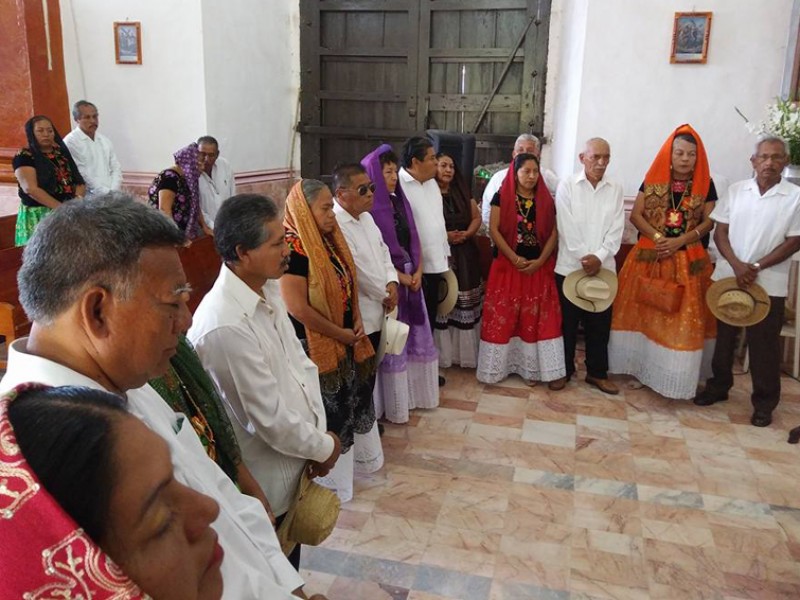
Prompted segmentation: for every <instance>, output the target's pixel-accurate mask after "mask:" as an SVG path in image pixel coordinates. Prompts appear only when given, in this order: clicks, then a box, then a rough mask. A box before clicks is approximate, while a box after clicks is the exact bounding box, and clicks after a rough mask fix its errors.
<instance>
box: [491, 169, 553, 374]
mask: <svg viewBox="0 0 800 600" xmlns="http://www.w3.org/2000/svg"><path fill="white" fill-rule="evenodd" d="M489 233H490V235H491V236H492V241H493V242H494V244H495V247H496V248H497V256H496V257H495V259H494V260H493V261H492V267H491V270H490V271H489V280H488V282H487V284H486V298H485V301H484V305H483V309H484V310H483V323H482V326H481V344H480V350H479V353H478V371H477V377H478V381H482V382H484V383H497V382H498V381H502V380H503V379H505V378H506V377H508V375H510V374H511V373H516V374H517V375H519V376H520V377H522V378H523V379H525V380H526V381H528V383H529V384H534V383H535V382H536V381H547V382H548V387H549V388H550V389H551V390H561V389H563V388H564V386H565V385H566V364H565V362H564V342H563V338H562V335H561V306H560V304H559V299H558V290H557V288H556V279H555V264H556V257H555V250H556V243H557V241H558V232H557V231H556V210H555V203H554V202H553V198H552V196H551V195H550V192H549V191H548V190H547V186H546V185H545V184H544V180H543V179H542V178H541V177H539V159H538V158H536V156H535V155H533V154H518V155H517V156H516V157H515V158H514V162H513V163H512V165H511V168H509V169H508V174H507V175H506V178H505V179H504V180H503V184H502V185H501V187H500V191H499V192H498V193H497V194H495V196H494V198H493V199H492V205H491V213H490V216H489Z"/></svg>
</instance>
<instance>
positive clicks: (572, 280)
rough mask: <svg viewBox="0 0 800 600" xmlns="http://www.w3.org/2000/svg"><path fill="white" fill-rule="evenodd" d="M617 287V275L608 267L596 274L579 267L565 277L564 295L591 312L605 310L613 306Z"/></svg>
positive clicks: (579, 306)
mask: <svg viewBox="0 0 800 600" xmlns="http://www.w3.org/2000/svg"><path fill="white" fill-rule="evenodd" d="M617 288H618V280H617V275H616V274H615V273H614V272H613V271H609V270H608V269H600V270H599V271H598V272H597V274H596V275H588V274H587V273H586V271H584V270H583V269H578V270H577V271H573V272H572V273H570V274H569V275H567V276H566V277H565V278H564V296H566V298H567V300H569V301H570V302H572V303H573V304H574V305H575V306H577V307H578V308H582V309H583V310H586V311H589V312H595V313H596V312H603V311H604V310H606V309H607V308H608V307H609V306H611V303H612V302H614V298H616V297H617Z"/></svg>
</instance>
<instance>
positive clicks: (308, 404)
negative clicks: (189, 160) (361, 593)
mask: <svg viewBox="0 0 800 600" xmlns="http://www.w3.org/2000/svg"><path fill="white" fill-rule="evenodd" d="M214 244H215V245H216V247H217V251H218V252H219V254H220V256H222V260H223V261H224V264H223V265H222V268H221V269H220V273H219V277H218V278H217V281H216V282H215V283H214V287H213V288H212V289H211V291H210V292H209V293H208V294H206V296H205V298H203V300H202V302H200V306H198V307H197V311H196V312H195V316H194V323H193V325H192V327H191V329H189V334H188V335H189V339H190V340H191V341H192V343H193V344H194V346H195V349H196V350H197V354H198V355H199V356H200V360H201V361H202V362H203V366H204V367H205V368H206V370H207V371H208V372H209V373H210V374H211V377H212V378H213V379H214V382H215V383H216V384H217V388H218V389H219V390H220V393H221V395H222V398H223V400H224V402H225V404H226V408H227V410H228V412H229V413H230V415H231V421H232V423H233V426H234V431H235V434H236V437H237V439H238V440H239V445H240V446H241V449H242V456H243V458H244V460H245V462H246V463H247V464H248V465H249V467H250V470H251V471H252V473H253V476H254V477H255V478H256V481H258V483H259V484H261V487H262V488H263V489H264V491H265V492H266V494H267V498H268V499H269V502H270V505H271V506H272V510H273V511H274V512H275V515H276V521H277V523H278V525H280V523H281V521H283V519H284V518H285V516H286V513H287V511H288V510H289V508H290V505H291V503H292V500H293V498H294V495H295V492H296V490H297V486H298V484H299V482H300V476H301V475H302V472H303V469H304V468H305V466H306V463H307V462H308V461H312V471H313V473H315V474H320V475H325V474H327V472H328V471H329V470H330V469H331V468H332V467H333V465H334V464H335V463H336V460H337V459H338V458H339V454H340V452H341V444H340V443H339V438H338V437H337V436H336V434H334V433H331V432H327V433H326V419H325V408H324V406H323V404H322V395H321V393H320V387H319V375H318V373H317V367H316V365H314V363H313V362H311V359H310V358H308V356H307V355H306V353H305V352H304V351H303V347H302V345H301V344H300V340H298V339H297V336H296V335H295V333H294V327H293V325H292V323H291V321H290V320H289V315H288V313H287V312H286V306H285V305H284V303H283V300H282V299H281V294H280V291H279V289H278V283H277V280H278V279H279V278H280V277H281V276H282V275H283V274H284V273H285V272H286V269H287V267H288V265H289V247H288V246H287V244H286V241H285V240H284V231H283V222H282V218H281V215H280V213H279V212H278V208H277V207H276V206H275V203H274V202H273V201H272V200H270V199H269V198H267V197H266V196H259V195H257V194H240V195H238V196H233V197H232V198H229V199H228V200H226V201H225V202H224V203H223V204H222V208H220V211H219V213H218V215H217V222H216V224H215V225H214ZM289 560H290V561H291V562H292V564H293V566H294V567H295V568H299V567H300V546H299V545H297V546H295V549H294V551H293V553H292V555H291V556H290V557H289Z"/></svg>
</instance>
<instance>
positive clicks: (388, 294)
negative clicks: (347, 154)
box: [333, 163, 398, 350]
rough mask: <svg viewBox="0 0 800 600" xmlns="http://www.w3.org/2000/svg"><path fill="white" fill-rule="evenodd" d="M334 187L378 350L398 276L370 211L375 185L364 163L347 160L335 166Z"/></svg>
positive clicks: (366, 327)
mask: <svg viewBox="0 0 800 600" xmlns="http://www.w3.org/2000/svg"><path fill="white" fill-rule="evenodd" d="M333 189H334V200H335V201H336V203H335V204H334V205H333V212H334V213H335V214H336V221H337V222H338V223H339V227H340V228H341V230H342V233H343V234H344V237H345V239H346V240H347V245H348V246H350V253H351V254H352V255H353V261H354V262H355V265H356V272H357V275H358V277H357V279H358V306H359V308H360V309H361V322H362V323H363V325H364V333H366V334H367V336H368V337H369V341H370V342H372V346H373V348H375V350H377V349H378V342H379V341H380V337H381V329H382V328H383V319H384V315H385V314H386V313H387V312H390V311H392V310H394V307H395V306H397V285H398V279H397V270H395V268H394V265H393V264H392V257H391V255H390V254H389V248H387V247H386V244H384V243H383V236H382V235H381V231H380V229H378V226H377V225H375V221H373V220H372V215H371V214H369V211H370V210H371V209H372V198H373V192H374V190H375V185H374V184H373V183H372V182H371V181H370V178H369V175H367V171H366V169H364V167H363V166H361V165H360V164H359V163H348V164H342V165H337V166H336V167H335V168H334V170H333Z"/></svg>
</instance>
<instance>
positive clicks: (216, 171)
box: [199, 156, 236, 229]
mask: <svg viewBox="0 0 800 600" xmlns="http://www.w3.org/2000/svg"><path fill="white" fill-rule="evenodd" d="M199 186H200V212H201V213H203V219H204V220H205V222H206V225H207V226H208V227H210V228H211V229H213V228H214V219H216V218H217V213H218V212H219V207H220V206H222V203H223V202H225V200H227V199H228V198H230V197H231V196H233V195H235V194H236V182H235V181H234V176H233V169H231V164H230V163H229V162H228V161H227V160H225V159H224V158H223V157H221V156H218V157H217V160H216V162H215V163H214V166H213V167H211V177H209V176H208V173H206V172H205V171H202V172H201V173H200V182H199Z"/></svg>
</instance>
